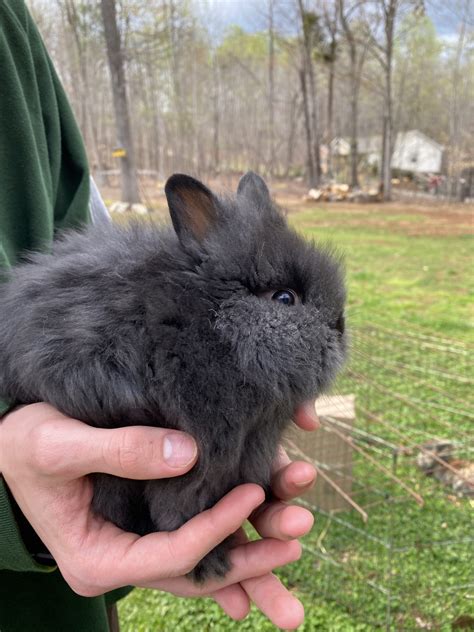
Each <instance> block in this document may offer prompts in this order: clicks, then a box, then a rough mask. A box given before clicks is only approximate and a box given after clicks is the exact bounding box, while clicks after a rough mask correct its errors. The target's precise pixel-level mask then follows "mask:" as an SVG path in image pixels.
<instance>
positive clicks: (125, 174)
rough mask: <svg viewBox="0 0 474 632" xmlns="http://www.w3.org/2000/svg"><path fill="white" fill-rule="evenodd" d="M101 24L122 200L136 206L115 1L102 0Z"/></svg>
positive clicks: (128, 117) (133, 170)
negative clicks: (116, 143)
mask: <svg viewBox="0 0 474 632" xmlns="http://www.w3.org/2000/svg"><path fill="white" fill-rule="evenodd" d="M100 6H101V12H102V22H103V26H104V33H105V42H106V48H107V59H108V62H109V69H110V77H111V80H112V94H113V101H114V110H115V122H116V128H117V140H118V144H119V147H120V149H123V151H124V155H122V156H121V157H120V166H121V171H122V198H123V200H124V202H128V203H130V204H134V203H135V202H139V201H140V196H139V193H138V181H137V174H136V169H135V156H134V150H133V139H132V130H131V123H130V114H129V105H128V98H127V88H126V83H125V69H124V59H123V52H122V43H121V39H120V32H119V29H118V25H117V12H116V7H115V0H101V3H100Z"/></svg>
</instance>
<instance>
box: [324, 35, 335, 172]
mask: <svg viewBox="0 0 474 632" xmlns="http://www.w3.org/2000/svg"><path fill="white" fill-rule="evenodd" d="M336 47H337V41H336V38H335V37H334V36H333V37H332V38H331V47H330V55H331V58H330V62H329V80H328V102H327V139H326V143H327V148H328V158H327V160H328V167H327V168H328V172H327V173H328V177H329V178H332V176H333V168H332V148H331V141H332V140H333V138H334V76H335V70H336V69H335V66H336Z"/></svg>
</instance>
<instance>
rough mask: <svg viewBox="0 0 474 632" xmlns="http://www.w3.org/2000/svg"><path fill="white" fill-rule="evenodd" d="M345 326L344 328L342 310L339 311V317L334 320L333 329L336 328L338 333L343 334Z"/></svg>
mask: <svg viewBox="0 0 474 632" xmlns="http://www.w3.org/2000/svg"><path fill="white" fill-rule="evenodd" d="M345 328H346V319H345V317H344V312H341V314H340V316H339V318H338V319H337V320H336V324H335V326H334V329H337V331H338V332H339V333H341V334H343V333H344V331H345Z"/></svg>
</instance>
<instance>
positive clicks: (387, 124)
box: [382, 0, 399, 201]
mask: <svg viewBox="0 0 474 632" xmlns="http://www.w3.org/2000/svg"><path fill="white" fill-rule="evenodd" d="M398 1H399V0H389V2H388V4H387V5H386V4H385V2H383V3H382V5H383V9H384V27H385V64H384V66H385V99H384V147H383V162H382V186H383V199H384V200H385V201H388V200H390V199H391V197H392V168H391V163H392V152H393V141H392V132H393V120H392V118H393V116H392V110H393V103H392V62H393V35H394V29H395V18H396V14H397V9H398Z"/></svg>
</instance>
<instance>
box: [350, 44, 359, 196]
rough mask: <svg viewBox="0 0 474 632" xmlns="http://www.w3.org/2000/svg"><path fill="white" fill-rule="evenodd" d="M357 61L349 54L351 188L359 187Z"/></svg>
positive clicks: (353, 54) (353, 55)
mask: <svg viewBox="0 0 474 632" xmlns="http://www.w3.org/2000/svg"><path fill="white" fill-rule="evenodd" d="M356 66H357V59H356V56H355V52H354V53H351V187H352V188H356V187H358V186H359V178H358V173H357V171H358V169H357V168H358V162H359V155H358V147H357V140H358V118H359V103H358V95H359V86H358V80H357V67H356Z"/></svg>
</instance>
